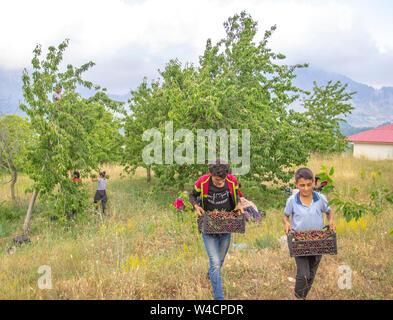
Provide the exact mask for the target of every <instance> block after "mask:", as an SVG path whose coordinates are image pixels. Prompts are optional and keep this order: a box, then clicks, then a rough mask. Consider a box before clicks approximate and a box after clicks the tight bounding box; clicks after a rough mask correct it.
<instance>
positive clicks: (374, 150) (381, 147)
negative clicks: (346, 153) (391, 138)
mask: <svg viewBox="0 0 393 320" xmlns="http://www.w3.org/2000/svg"><path fill="white" fill-rule="evenodd" d="M353 156H354V157H358V158H360V157H362V156H364V157H366V158H368V159H371V160H385V159H393V143H359V142H355V143H354V146H353Z"/></svg>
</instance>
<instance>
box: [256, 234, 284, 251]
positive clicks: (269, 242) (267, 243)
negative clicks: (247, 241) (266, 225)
mask: <svg viewBox="0 0 393 320" xmlns="http://www.w3.org/2000/svg"><path fill="white" fill-rule="evenodd" d="M254 244H255V246H256V247H257V248H259V249H266V248H271V249H277V248H279V246H280V245H279V243H278V241H277V239H276V238H275V237H274V236H273V235H271V234H264V235H263V236H262V237H260V238H258V239H256V240H255V243H254Z"/></svg>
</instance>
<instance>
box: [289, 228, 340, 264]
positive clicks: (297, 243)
mask: <svg viewBox="0 0 393 320" xmlns="http://www.w3.org/2000/svg"><path fill="white" fill-rule="evenodd" d="M288 248H289V254H290V256H291V257H301V256H315V255H322V254H337V238H336V233H335V232H334V231H332V230H330V228H329V226H325V227H324V228H323V229H322V230H311V231H307V232H291V233H289V234H288Z"/></svg>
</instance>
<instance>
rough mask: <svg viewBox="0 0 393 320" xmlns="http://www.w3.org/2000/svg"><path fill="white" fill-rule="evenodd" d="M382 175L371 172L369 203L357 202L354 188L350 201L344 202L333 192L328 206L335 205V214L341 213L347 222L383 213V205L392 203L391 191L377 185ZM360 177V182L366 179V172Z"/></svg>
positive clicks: (362, 172)
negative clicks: (366, 215) (371, 188)
mask: <svg viewBox="0 0 393 320" xmlns="http://www.w3.org/2000/svg"><path fill="white" fill-rule="evenodd" d="M381 175H382V173H381V172H380V171H378V172H375V171H372V172H371V173H370V177H371V179H372V187H373V188H374V189H373V190H372V191H371V192H370V195H369V201H367V202H359V201H358V200H357V193H358V192H359V190H358V189H357V188H356V187H354V188H352V190H351V194H350V199H349V200H344V199H343V196H342V195H341V194H340V193H339V192H334V193H333V195H334V196H335V198H333V199H331V200H330V201H329V205H336V206H337V207H336V212H341V213H342V214H343V216H344V218H345V219H346V221H347V222H349V221H351V220H352V219H355V221H357V220H358V219H359V218H361V217H362V216H363V215H365V214H368V213H372V214H373V215H376V214H378V213H380V212H382V211H383V208H384V205H385V204H386V203H393V196H392V195H393V191H391V190H389V189H387V188H382V186H379V185H378V182H377V178H378V177H380V176H381ZM360 176H361V178H362V180H365V178H366V172H365V171H364V170H362V171H361V173H360Z"/></svg>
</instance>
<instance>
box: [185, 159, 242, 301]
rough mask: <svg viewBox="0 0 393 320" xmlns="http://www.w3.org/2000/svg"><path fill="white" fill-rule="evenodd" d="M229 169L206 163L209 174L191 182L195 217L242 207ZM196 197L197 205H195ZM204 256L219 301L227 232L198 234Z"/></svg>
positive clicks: (222, 165) (217, 163) (221, 161)
mask: <svg viewBox="0 0 393 320" xmlns="http://www.w3.org/2000/svg"><path fill="white" fill-rule="evenodd" d="M229 171H230V166H229V164H228V163H226V162H224V161H223V160H221V159H216V160H215V161H214V163H211V164H209V172H210V173H209V174H206V175H204V176H202V177H200V178H199V179H198V180H197V182H196V183H195V190H193V191H192V192H191V194H190V197H189V199H190V202H191V204H192V206H193V207H194V209H195V211H196V213H197V214H198V216H202V215H203V214H204V213H205V212H208V211H217V210H225V211H227V212H230V211H233V210H239V211H240V212H241V213H243V212H244V211H243V208H242V205H241V202H240V197H239V186H238V183H237V180H236V178H235V176H233V175H231V174H229ZM198 197H200V203H201V205H199V204H198V199H197V198H198ZM202 238H203V242H204V244H205V248H206V252H207V255H208V256H209V263H210V267H209V271H208V273H207V276H208V278H209V279H210V282H211V285H212V288H213V293H214V299H215V300H223V299H224V293H223V290H222V283H221V266H222V264H223V263H224V259H225V256H226V254H227V252H228V248H229V245H230V242H231V233H223V234H207V233H202Z"/></svg>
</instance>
